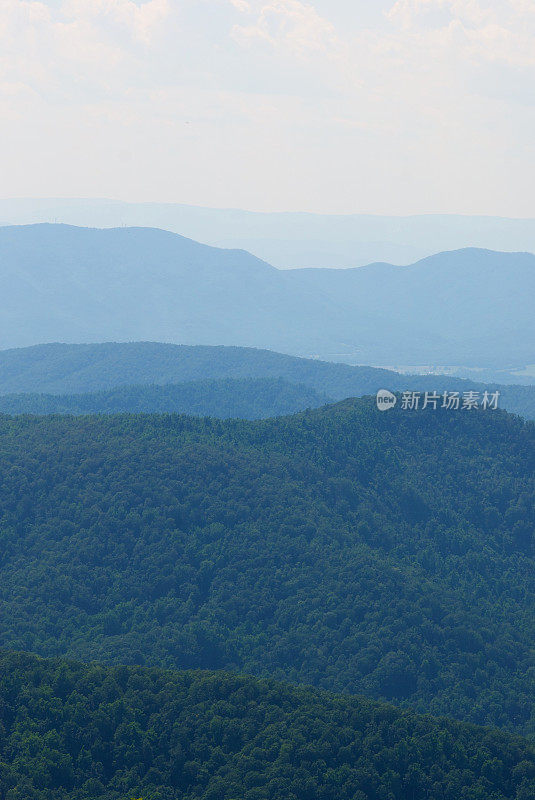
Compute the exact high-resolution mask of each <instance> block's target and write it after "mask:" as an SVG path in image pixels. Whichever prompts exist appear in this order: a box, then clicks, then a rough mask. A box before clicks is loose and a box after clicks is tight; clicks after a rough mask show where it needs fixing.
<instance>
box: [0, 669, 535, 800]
mask: <svg viewBox="0 0 535 800" xmlns="http://www.w3.org/2000/svg"><path fill="white" fill-rule="evenodd" d="M0 725H1V731H2V735H1V736H0V794H1V796H2V797H3V798H6V800H14V799H15V798H17V799H18V798H21V800H22V798H24V800H127V798H132V797H143V800H216V798H217V800H236V798H240V800H264V798H270V800H383V799H384V798H388V800H461V798H463V800H464V799H466V800H532V798H533V797H534V791H535V752H534V750H533V748H532V747H530V745H529V744H528V743H527V742H526V741H524V740H522V739H520V738H518V737H515V736H512V735H508V734H504V733H499V732H497V731H495V730H492V729H485V728H477V727H474V726H468V725H464V724H462V723H455V722H448V721H446V720H434V719H432V718H429V717H419V716H416V715H415V714H412V713H408V712H402V711H399V710H396V709H395V708H393V707H391V706H388V705H380V704H377V703H373V702H371V701H365V700H362V699H356V698H349V697H347V698H342V697H336V696H332V695H329V694H326V693H323V692H317V691H314V690H312V689H304V688H294V687H290V686H286V685H281V684H278V683H275V682H272V681H269V682H264V681H258V680H253V679H251V678H244V677H233V676H230V675H228V674H224V673H206V672H182V673H172V672H164V671H161V670H146V669H139V668H132V667H130V668H127V667H116V668H103V667H100V666H96V665H91V666H81V665H78V664H73V663H65V662H60V661H49V662H47V661H41V660H39V659H36V658H35V657H29V656H23V655H15V654H12V655H3V656H2V655H0Z"/></svg>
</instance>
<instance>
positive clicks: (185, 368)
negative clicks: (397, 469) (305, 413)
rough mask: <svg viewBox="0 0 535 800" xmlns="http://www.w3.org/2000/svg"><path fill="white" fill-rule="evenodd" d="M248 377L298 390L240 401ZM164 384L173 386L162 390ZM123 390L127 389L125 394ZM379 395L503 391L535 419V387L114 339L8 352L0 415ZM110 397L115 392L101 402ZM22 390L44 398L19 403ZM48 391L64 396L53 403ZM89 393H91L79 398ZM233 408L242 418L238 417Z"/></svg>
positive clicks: (283, 404)
mask: <svg viewBox="0 0 535 800" xmlns="http://www.w3.org/2000/svg"><path fill="white" fill-rule="evenodd" d="M242 379H247V380H249V379H255V380H257V381H259V380H269V381H274V380H276V381H279V380H283V381H286V382H287V383H288V384H290V383H291V384H293V385H294V388H293V389H290V388H289V387H286V388H284V389H283V387H282V386H280V387H279V391H277V389H276V386H275V384H273V383H271V384H266V386H265V387H264V389H261V386H260V384H256V385H253V384H251V385H250V386H249V387H247V388H245V389H244V388H243V387H240V386H239V385H237V384H236V385H235V388H236V393H237V396H236V398H234V397H233V396H232V394H233V390H232V387H231V385H230V384H229V383H225V382H223V383H221V384H219V385H216V383H215V381H230V380H233V381H235V380H242ZM206 380H209V381H214V383H213V384H212V385H204V386H203V384H202V383H199V385H198V387H197V388H195V387H193V386H190V387H188V388H186V387H182V389H176V390H173V389H171V388H170V385H171V384H181V383H190V384H192V383H194V382H195V383H198V382H204V381H206ZM136 384H137V386H135V388H133V387H134V385H136ZM156 385H158V386H163V387H164V388H163V389H160V390H159V389H157V388H155V386H156ZM142 386H150V389H149V388H147V389H142V388H140V387H142ZM303 387H307V389H308V390H312V391H313V392H314V393H316V394H317V395H319V396H320V398H321V400H320V398H318V397H314V395H311V394H310V393H309V392H306V391H305V392H304V393H303ZM119 388H121V389H122V391H116V390H118V389H119ZM379 389H390V390H391V391H405V390H417V391H426V390H428V391H435V390H436V391H441V392H442V391H446V390H448V391H459V392H464V391H470V390H472V391H479V392H482V391H484V390H485V389H489V390H492V391H495V390H499V391H500V393H501V399H500V405H501V407H503V408H506V409H507V410H508V411H511V412H513V413H516V414H521V415H523V416H525V417H526V418H528V419H535V387H534V386H515V385H508V386H500V385H498V384H492V385H485V384H481V383H475V382H473V381H467V380H462V379H460V378H454V377H451V376H444V375H436V376H434V375H427V376H419V375H401V374H399V373H397V372H393V371H391V370H385V369H377V368H373V367H355V366H349V365H348V364H337V363H329V362H326V361H319V360H316V359H305V358H294V357H293V356H288V355H284V354H282V353H275V352H272V351H270V350H257V349H254V348H246V347H202V346H191V347H188V346H185V345H172V344H161V343H157V342H130V343H115V342H107V343H104V344H87V345H84V344H79V345H66V344H50V345H39V346H36V347H28V348H21V349H16V350H5V351H0V411H3V412H5V413H46V412H71V413H83V412H84V411H94V412H112V411H131V412H135V411H147V412H161V411H168V412H174V411H180V412H185V413H195V414H197V413H200V414H210V415H214V416H219V417H227V416H245V417H266V416H277V415H278V414H284V413H289V412H291V411H294V410H301V409H305V408H308V407H315V406H318V405H322V404H323V403H325V402H328V399H329V398H332V400H343V399H345V398H347V397H360V396H362V395H367V394H374V393H375V392H377V391H378V390H379ZM101 392H105V393H106V394H105V395H102V394H100V395H98V396H96V393H101ZM19 394H24V395H27V394H30V395H36V394H38V395H45V396H40V397H34V396H31V397H24V396H21V397H19V396H17V395H19ZM47 394H53V395H61V398H60V399H58V400H53V399H52V398H50V397H47V396H46V395H47ZM82 394H84V395H85V394H88V395H91V396H90V397H83V398H82V397H74V395H82ZM262 394H263V395H264V396H263V397H262ZM8 395H13V396H8ZM233 406H235V407H236V408H237V409H239V413H235V412H234V410H233V408H232V407H233ZM246 412H247V413H246ZM249 412H250V413H249Z"/></svg>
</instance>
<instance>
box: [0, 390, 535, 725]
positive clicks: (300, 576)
mask: <svg viewBox="0 0 535 800" xmlns="http://www.w3.org/2000/svg"><path fill="white" fill-rule="evenodd" d="M0 456H1V460H0V512H1V518H0V531H1V538H0V643H1V646H3V647H10V648H14V649H19V650H23V649H24V650H33V651H35V652H38V653H40V654H43V655H58V654H66V655H68V656H69V657H75V658H79V659H82V660H93V659H97V660H101V661H107V662H127V663H146V664H150V665H164V666H170V667H179V668H192V667H193V668H197V667H201V668H208V669H233V670H240V671H246V672H249V673H254V674H256V675H259V676H270V677H276V678H281V679H283V678H289V679H290V680H292V681H297V682H300V683H314V684H316V685H318V686H321V687H324V688H329V689H334V690H337V691H338V690H343V691H348V692H351V693H365V694H368V695H370V696H372V697H375V698H382V699H388V700H392V701H394V702H398V703H402V704H407V705H411V706H413V707H416V708H417V709H419V710H421V711H424V712H431V713H438V714H444V713H445V714H449V715H451V716H456V717H458V718H462V719H465V720H469V721H472V722H477V723H485V724H487V723H491V724H495V725H498V726H503V727H508V728H512V729H516V730H522V731H526V730H532V729H533V720H532V719H531V717H532V714H533V707H532V698H533V685H532V680H533V674H532V645H533V615H534V609H535V606H534V590H535V586H534V574H535V570H534V566H535V565H534V558H533V529H534V520H535V511H534V495H535V492H534V467H535V431H534V428H533V426H532V425H531V424H527V423H523V422H522V421H521V420H520V419H516V418H513V417H509V416H507V415H506V414H505V413H503V412H471V413H469V412H441V411H438V410H437V411H436V412H433V411H427V412H422V413H415V414H411V413H409V412H403V411H401V410H399V409H398V410H394V411H391V412H389V413H388V414H380V413H379V412H378V411H376V410H375V409H374V408H373V407H371V406H370V405H369V404H368V403H367V402H366V401H360V402H356V401H352V402H346V403H342V404H340V405H339V406H335V407H332V408H327V409H320V410H319V411H311V412H307V413H304V414H301V415H296V416H293V417H286V418H279V419H275V420H269V421H267V422H255V423H253V422H236V421H230V422H222V421H216V420H196V419H193V418H186V417H178V416H165V415H164V416H157V417H151V416H141V417H136V416H114V417H78V418H69V417H66V418H63V417H47V418H22V417H19V418H0Z"/></svg>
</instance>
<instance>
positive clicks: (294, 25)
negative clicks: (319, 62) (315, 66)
mask: <svg viewBox="0 0 535 800" xmlns="http://www.w3.org/2000/svg"><path fill="white" fill-rule="evenodd" d="M233 36H234V38H235V39H236V40H237V41H238V42H241V43H250V44H254V43H255V42H258V40H260V41H264V42H267V43H269V44H270V45H272V46H273V47H277V48H283V49H287V50H289V51H291V52H293V53H295V54H297V55H306V54H311V53H314V52H318V51H320V52H321V51H323V52H325V51H327V50H328V49H329V48H330V47H331V46H332V45H333V44H335V43H336V40H337V36H336V31H335V28H334V26H333V25H332V23H330V22H329V21H328V20H326V19H324V18H323V17H322V16H320V14H318V12H317V11H316V9H315V8H314V6H313V5H311V4H310V3H301V2H299V0H272V1H271V2H269V3H263V4H262V5H261V8H260V9H259V10H258V12H257V18H256V20H255V21H254V23H252V24H250V25H236V26H235V27H234V29H233Z"/></svg>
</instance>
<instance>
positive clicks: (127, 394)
mask: <svg viewBox="0 0 535 800" xmlns="http://www.w3.org/2000/svg"><path fill="white" fill-rule="evenodd" d="M329 401H330V398H328V397H326V396H325V395H321V394H319V393H318V392H316V391H315V390H314V389H310V388H309V387H308V386H303V385H297V384H293V383H290V382H289V381H286V380H284V379H283V378H235V379H233V378H221V379H220V380H211V381H192V382H190V383H182V384H168V385H166V386H155V385H146V386H121V387H118V388H117V389H110V390H109V391H107V392H94V393H89V394H74V395H53V394H16V395H5V396H2V395H0V413H5V414H116V413H120V412H134V413H138V412H141V413H153V412H154V413H166V412H170V413H179V414H195V415H199V416H207V417H220V418H222V419H226V418H231V417H236V418H241V419H263V418H265V417H275V416H282V415H284V414H293V413H295V412H297V411H303V410H304V409H306V408H318V407H319V406H322V405H325V404H326V403H328V402H329Z"/></svg>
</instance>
